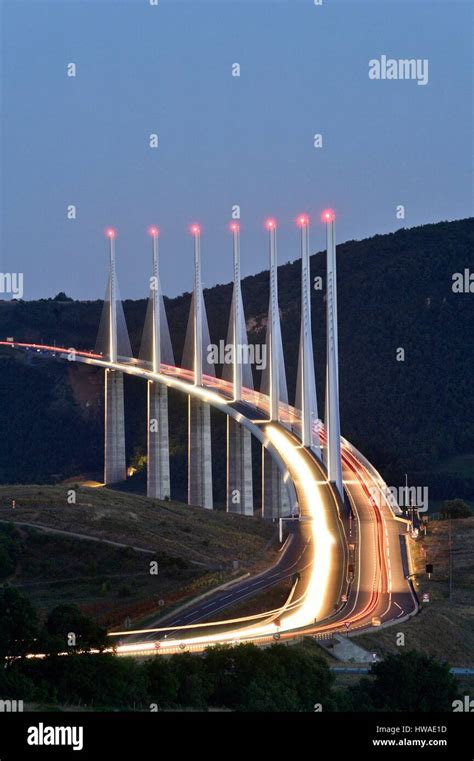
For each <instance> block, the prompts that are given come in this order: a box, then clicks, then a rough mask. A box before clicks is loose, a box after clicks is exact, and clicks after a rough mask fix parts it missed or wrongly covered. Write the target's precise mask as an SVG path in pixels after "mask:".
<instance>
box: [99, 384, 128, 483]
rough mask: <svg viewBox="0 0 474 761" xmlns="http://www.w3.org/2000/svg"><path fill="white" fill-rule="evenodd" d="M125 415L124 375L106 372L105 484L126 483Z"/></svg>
mask: <svg viewBox="0 0 474 761" xmlns="http://www.w3.org/2000/svg"><path fill="white" fill-rule="evenodd" d="M126 477H127V467H126V461H125V415H124V403H123V373H121V372H118V371H117V370H108V369H107V370H106V371H105V456H104V483H105V484H115V483H118V482H119V481H125V479H126Z"/></svg>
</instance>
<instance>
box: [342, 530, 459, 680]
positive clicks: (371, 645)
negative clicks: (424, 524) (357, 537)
mask: <svg viewBox="0 0 474 761" xmlns="http://www.w3.org/2000/svg"><path fill="white" fill-rule="evenodd" d="M451 526H452V548H453V552H452V558H453V561H452V562H453V574H452V577H453V587H452V599H451V600H450V599H449V553H448V546H449V536H448V532H449V524H448V521H432V522H431V523H430V524H429V528H428V535H427V536H426V538H422V539H420V540H419V541H418V543H417V545H416V548H415V552H414V553H413V556H414V560H415V559H416V567H417V572H418V583H419V586H418V588H417V593H418V595H419V597H420V600H421V599H422V595H423V593H424V592H428V593H429V595H430V602H429V603H426V604H422V610H421V613H420V614H419V615H418V616H415V617H414V618H412V619H411V620H410V621H408V622H407V623H404V624H400V625H399V626H392V627H390V628H387V629H384V630H381V631H379V632H377V634H370V635H363V636H360V637H357V639H356V642H357V644H360V645H361V646H362V647H365V648H367V650H371V651H372V650H373V651H374V652H378V653H381V654H383V653H385V652H395V651H397V650H398V648H397V645H396V636H397V633H398V632H404V633H405V643H406V644H405V647H406V649H410V648H415V649H416V650H421V651H423V652H426V653H429V654H431V655H435V656H437V657H439V658H442V659H445V660H447V661H448V663H449V664H450V665H451V666H471V667H472V666H473V665H474V627H473V625H472V621H473V615H474V585H473V582H474V550H473V547H474V518H466V519H464V520H454V521H452V522H451ZM426 563H433V565H434V573H433V575H432V577H431V580H429V579H428V577H427V575H426V573H425V565H426Z"/></svg>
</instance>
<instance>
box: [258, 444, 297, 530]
mask: <svg viewBox="0 0 474 761" xmlns="http://www.w3.org/2000/svg"><path fill="white" fill-rule="evenodd" d="M289 515H291V505H290V499H289V496H288V490H287V488H286V486H285V484H284V482H283V478H282V475H281V472H280V469H279V468H278V465H277V464H276V462H275V460H274V459H273V457H272V456H271V455H270V454H269V453H268V452H267V450H266V448H265V447H262V516H263V518H264V519H265V520H277V519H278V518H286V517H288V516H289Z"/></svg>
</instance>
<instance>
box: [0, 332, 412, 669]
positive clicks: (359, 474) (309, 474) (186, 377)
mask: <svg viewBox="0 0 474 761" xmlns="http://www.w3.org/2000/svg"><path fill="white" fill-rule="evenodd" d="M0 345H3V346H10V347H12V348H16V347H18V348H22V349H33V350H36V351H38V352H41V351H45V352H50V353H52V354H53V355H54V356H60V358H64V357H65V358H69V357H70V355H74V358H75V357H76V356H77V357H78V358H81V361H83V362H86V363H88V364H93V365H95V366H99V367H103V368H113V369H115V370H118V371H121V372H125V373H128V374H132V375H135V376H137V377H141V378H144V379H148V380H150V379H151V380H156V381H159V382H161V383H164V384H166V385H168V386H173V387H174V388H178V389H179V390H181V391H183V392H184V393H187V394H190V393H191V394H193V395H195V396H199V397H200V398H202V399H203V400H204V401H207V402H209V403H211V404H213V405H215V406H216V407H218V408H220V409H224V411H226V408H227V409H229V405H231V404H232V401H233V399H232V386H231V384H230V383H228V382H225V381H222V380H220V379H216V378H211V377H208V376H203V383H204V384H205V385H204V386H201V387H196V386H195V385H194V374H193V373H192V372H191V371H188V370H185V369H183V368H178V367H174V366H169V365H164V364H161V366H160V371H161V372H159V373H154V372H153V371H152V369H149V368H148V367H147V363H139V361H138V360H136V359H132V358H131V359H126V358H123V357H119V358H117V361H116V362H110V361H108V360H107V358H105V357H104V356H103V355H101V354H96V353H93V352H89V351H83V350H76V349H73V348H71V349H68V348H65V347H58V346H50V345H46V344H28V343H22V342H17V341H0ZM120 360H124V361H120ZM213 389H215V390H213ZM216 391H217V393H216ZM242 398H243V400H244V402H246V403H247V404H251V405H253V406H257V407H258V408H259V409H260V410H262V411H267V410H268V408H269V400H268V397H267V396H266V395H265V394H260V393H259V392H256V391H253V390H251V389H246V388H243V389H242ZM230 411H231V412H232V410H231V408H230ZM280 412H281V413H282V418H283V419H284V420H288V422H290V423H291V422H294V421H295V420H296V419H297V418H298V414H299V413H298V411H297V410H295V409H294V408H293V407H291V406H289V405H283V404H281V405H280ZM227 414H229V412H227ZM233 414H234V415H235V413H233ZM239 417H242V416H241V415H239ZM251 422H252V421H251ZM253 422H255V423H258V426H254V428H255V427H260V425H261V427H262V432H263V434H264V441H263V443H264V444H265V446H267V445H269V446H271V448H272V449H273V451H274V455H275V456H276V457H279V458H280V467H281V465H282V464H283V465H284V466H285V467H286V468H287V471H288V473H289V475H290V476H291V481H292V482H293V483H294V485H295V487H296V490H297V493H298V502H299V504H300V513H301V514H302V517H303V520H304V521H308V528H309V531H310V535H311V551H312V566H311V572H310V574H309V580H308V582H307V584H306V587H305V590H304V592H303V594H301V595H300V596H298V597H297V598H296V599H292V600H291V601H290V600H287V603H286V604H285V606H283V607H282V608H279V609H276V610H273V611H266V612H265V613H263V614H256V615H253V616H249V617H242V618H241V619H230V620H222V621H217V622H210V623H201V624H199V623H198V624H188V625H186V626H178V627H177V626H174V627H170V628H172V629H173V631H177V630H178V629H179V630H181V629H186V630H187V631H189V630H191V629H194V628H204V627H208V626H218V625H219V626H220V625H222V626H224V625H227V626H228V625H229V624H234V623H238V622H240V623H242V622H243V621H245V620H248V619H250V620H252V621H253V622H255V621H256V619H257V618H260V617H269V616H274V615H275V616H276V615H279V614H280V613H281V611H282V610H283V609H285V615H284V616H281V618H280V619H279V625H278V626H277V625H276V623H275V622H274V621H272V622H267V623H265V624H253V625H252V626H248V627H246V628H243V627H241V628H233V629H231V630H228V631H226V632H220V633H215V634H206V635H200V636H196V637H190V638H186V639H181V640H164V641H161V642H160V644H159V650H157V645H156V644H155V642H153V641H147V642H141V643H140V642H134V643H129V644H120V645H117V646H116V648H115V649H113V648H111V649H107V652H110V651H114V652H117V653H118V654H123V655H125V654H134V653H135V654H136V653H152V652H155V653H157V652H163V653H167V652H174V651H177V650H178V651H179V649H183V648H186V649H192V650H194V651H196V652H197V651H201V650H202V649H204V648H205V647H206V646H208V645H213V644H217V643H232V642H236V641H238V642H240V641H242V642H252V641H254V642H257V643H260V644H265V643H267V642H270V643H271V642H272V641H273V639H274V638H277V637H278V638H280V637H281V639H282V640H287V639H291V638H294V637H295V636H296V637H297V636H303V635H304V634H314V633H315V632H322V633H324V632H331V631H336V630H339V631H340V630H341V629H342V630H343V629H344V625H345V624H347V623H349V625H350V624H357V626H356V628H364V627H367V626H368V625H370V623H369V617H370V615H371V613H372V612H373V611H375V610H376V608H377V606H378V603H379V601H380V599H381V596H383V595H384V594H385V593H387V594H388V595H389V600H390V598H391V569H390V542H389V537H388V532H387V524H386V519H385V515H384V514H383V512H382V511H381V510H379V509H378V508H377V507H376V505H375V504H374V502H373V500H372V498H371V495H370V491H369V484H370V483H371V482H373V483H375V484H377V485H380V483H383V479H382V477H381V476H380V474H379V473H378V472H377V471H375V469H373V471H374V472H372V470H371V468H372V466H370V463H366V461H365V459H364V458H363V456H361V458H362V461H361V460H360V459H359V458H358V457H357V455H356V452H354V451H353V448H352V447H351V445H350V444H349V442H346V441H345V440H344V439H343V440H342V448H341V449H342V452H341V455H342V459H343V461H344V463H345V465H346V466H347V467H348V468H349V469H350V470H351V471H352V473H353V474H354V478H353V477H351V478H350V480H349V479H345V481H344V483H345V485H346V487H350V486H351V485H352V484H354V483H355V484H357V485H358V486H360V487H361V489H362V491H363V494H364V498H365V499H367V501H368V502H370V504H371V505H372V507H373V524H374V531H375V547H374V563H375V576H374V581H373V587H372V591H371V594H370V597H369V600H368V601H367V602H366V603H365V605H364V606H363V608H362V609H359V610H356V612H354V610H355V609H356V605H355V604H354V606H353V608H352V611H351V614H349V615H347V616H346V617H344V618H343V617H339V616H338V620H337V621H332V622H331V621H328V622H327V623H326V624H322V623H319V624H318V625H317V626H316V625H315V621H316V620H317V619H318V618H319V617H320V614H321V612H322V611H325V609H327V606H328V599H329V598H328V595H329V591H330V579H331V574H332V571H333V570H334V568H335V563H336V560H337V557H336V537H335V536H334V535H333V534H332V533H331V530H330V528H329V525H328V522H327V519H326V511H325V506H324V498H323V494H324V491H323V490H327V488H328V485H329V484H328V480H327V479H324V478H323V479H321V472H320V471H319V470H317V469H313V468H311V466H310V463H309V457H310V454H309V452H308V450H307V449H305V448H303V447H302V446H298V445H297V444H295V440H294V439H293V438H292V436H291V434H290V433H289V432H287V431H286V430H285V428H284V427H282V426H277V425H275V424H271V423H270V422H269V421H265V420H258V421H257V420H256V421H253ZM321 438H322V439H323V440H325V439H326V432H325V430H324V428H323V427H322V426H321ZM367 466H369V467H367ZM315 476H316V477H315ZM317 477H319V478H317ZM366 478H367V479H368V480H366ZM331 491H332V490H331ZM326 498H327V495H326ZM332 499H334V497H332ZM387 507H388V508H389V511H390V513H391V515H393V510H392V509H391V506H390V505H389V504H388V502H387ZM336 509H337V508H336ZM393 517H394V519H395V520H400V518H398V517H397V516H394V515H393ZM360 552H361V549H360V547H359V557H360ZM415 607H416V606H415ZM388 609H389V608H387V611H386V612H388ZM325 617H326V618H328V617H329V616H328V614H327V613H326V616H325ZM166 629H167V627H163V628H161V629H160V630H150V629H148V630H136V633H137V634H138V633H145V632H147V633H150V632H153V631H166ZM118 634H119V632H115V633H111V635H112V636H113V635H118ZM120 634H121V635H127V636H130V635H131V634H132V632H131V631H130V630H128V631H127V632H121V633H120ZM31 657H42V656H41V655H35V656H33V655H32V656H31Z"/></svg>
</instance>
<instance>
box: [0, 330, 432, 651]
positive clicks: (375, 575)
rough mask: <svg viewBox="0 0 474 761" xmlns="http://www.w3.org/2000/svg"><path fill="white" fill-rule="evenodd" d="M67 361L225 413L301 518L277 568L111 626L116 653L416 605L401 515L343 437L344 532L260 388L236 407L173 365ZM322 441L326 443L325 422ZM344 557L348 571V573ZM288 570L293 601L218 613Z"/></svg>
mask: <svg viewBox="0 0 474 761" xmlns="http://www.w3.org/2000/svg"><path fill="white" fill-rule="evenodd" d="M0 345H3V346H9V347H12V348H19V349H22V350H26V351H34V352H36V353H38V354H40V355H41V356H45V357H57V358H60V359H66V360H67V359H68V358H69V359H70V358H71V352H70V351H69V350H68V349H66V348H63V347H56V346H47V345H37V344H25V343H18V342H10V341H0ZM74 361H80V362H85V363H87V364H92V365H95V366H99V367H102V368H111V369H116V370H119V371H122V372H124V373H128V374H132V375H135V376H138V377H141V378H144V379H147V380H155V381H159V382H164V383H166V384H167V385H168V386H170V387H174V388H177V389H178V390H180V391H182V392H185V393H188V394H193V395H195V396H198V397H199V398H202V399H204V400H205V401H207V402H209V404H211V405H214V406H216V407H217V408H218V409H220V410H221V411H223V412H225V413H226V414H228V415H231V416H233V417H234V418H235V419H236V420H237V421H238V422H240V423H242V424H243V425H245V426H246V427H247V428H249V429H250V430H251V432H252V433H253V434H254V435H256V436H257V437H258V438H259V439H260V441H261V442H262V443H263V444H264V445H265V446H267V447H268V448H269V450H270V451H272V454H274V456H275V459H276V460H277V463H278V464H279V467H282V469H283V472H285V471H286V472H287V473H288V474H289V476H290V479H291V485H292V488H293V489H294V493H295V495H296V501H297V503H298V505H299V515H300V520H299V521H295V522H294V524H292V527H291V529H290V536H291V539H290V541H289V542H288V545H287V547H286V550H285V551H284V552H282V556H281V558H280V560H279V562H278V564H277V565H275V566H273V568H270V569H268V570H267V571H265V572H264V573H262V574H259V575H258V576H255V577H249V578H247V579H245V580H242V581H241V582H238V583H237V584H235V585H234V586H231V587H228V588H227V589H225V590H221V592H218V593H216V595H214V596H212V597H207V598H205V599H204V600H201V601H197V602H196V603H195V604H194V605H190V606H188V607H186V609H184V610H182V611H181V612H180V613H177V614H176V615H175V616H173V617H172V618H170V619H169V621H168V622H166V623H161V624H160V625H159V626H158V625H157V626H149V627H147V630H146V631H142V632H140V631H134V632H128V631H124V632H116V633H113V636H111V640H113V641H114V642H115V643H117V641H119V643H120V644H116V651H117V652H118V653H121V654H132V653H133V654H138V653H144V654H146V653H150V652H160V653H168V654H171V653H173V652H179V651H182V650H183V649H186V650H189V651H197V652H199V651H201V650H203V649H204V648H205V647H207V646H209V645H212V644H216V643H218V642H236V641H241V642H243V641H245V642H247V641H248V642H257V643H260V644H267V643H269V642H272V641H275V640H276V639H281V640H287V639H294V638H297V637H301V636H303V635H321V634H327V633H331V632H333V631H334V632H335V631H338V632H341V631H345V632H349V633H350V632H353V631H355V630H365V629H367V628H369V627H371V626H372V625H374V624H376V625H379V624H386V623H388V622H395V621H397V619H400V618H404V617H405V616H407V615H412V614H413V613H415V612H416V611H417V602H416V599H415V597H414V595H413V592H412V590H411V587H410V585H409V582H408V581H407V578H406V577H407V576H408V575H409V566H408V559H407V552H406V546H405V536H404V535H405V533H406V522H405V521H404V520H402V519H401V518H400V517H399V516H397V515H395V513H394V511H393V509H392V508H391V506H390V505H389V504H388V502H387V500H386V499H385V498H384V497H383V496H381V498H380V500H374V498H373V495H374V491H375V490H377V488H378V489H379V491H380V486H381V485H382V484H383V482H382V480H381V477H380V475H379V474H378V473H377V472H376V471H375V470H374V468H373V467H372V466H371V465H370V464H369V463H367V461H366V460H365V458H363V456H362V455H360V453H358V452H357V450H355V449H354V447H352V446H351V445H350V444H349V442H346V441H345V440H344V439H342V461H343V480H344V488H345V492H346V494H347V499H348V501H349V504H350V507H351V511H352V515H353V519H352V521H351V523H350V529H351V533H349V521H348V515H347V513H348V509H347V506H343V505H342V504H341V503H340V500H339V499H338V496H337V493H336V492H335V490H334V489H333V486H332V485H331V484H330V483H329V482H328V480H327V477H326V474H325V470H324V468H323V467H322V465H321V463H320V462H319V460H318V458H317V457H316V456H315V454H314V453H313V452H311V451H310V450H309V449H306V448H304V447H302V446H301V444H300V443H299V441H298V440H297V438H296V437H295V436H294V435H293V434H292V433H291V432H290V431H289V430H288V427H287V426H285V425H284V424H283V423H275V422H271V423H270V422H268V421H266V420H265V418H264V412H265V411H266V409H267V408H268V399H267V398H266V397H265V396H264V395H261V394H258V393H257V392H255V391H250V390H244V402H243V403H239V405H234V404H233V402H232V386H231V384H229V383H226V382H225V381H221V380H219V379H216V378H210V377H207V376H205V377H204V383H205V384H206V385H205V386H204V387H197V386H194V385H193V384H192V373H190V372H189V371H186V370H183V369H181V368H175V367H168V366H163V365H162V366H161V373H153V372H152V371H151V370H150V369H149V366H147V364H146V363H140V362H138V361H137V360H130V359H123V358H120V361H117V362H115V363H112V362H109V361H108V360H107V359H105V358H104V357H103V356H102V355H98V354H94V353H92V352H85V351H84V352H83V351H76V352H74ZM296 415H297V412H296V411H295V410H293V408H291V407H289V406H285V408H284V409H282V419H283V420H285V419H286V420H287V421H289V420H291V419H293V420H294V419H295V416H296ZM321 439H322V442H323V443H324V441H325V431H324V428H322V429H321ZM349 562H350V563H351V564H352V565H353V567H354V570H353V574H349V573H348V565H349ZM296 573H297V574H298V577H295V584H294V588H293V589H292V595H291V599H289V600H288V601H287V604H286V606H285V607H284V608H283V609H281V610H277V611H268V612H266V613H265V614H263V615H260V616H251V617H248V618H246V619H244V620H242V619H240V620H238V619H225V618H222V616H223V615H225V614H223V613H222V611H225V609H226V608H228V607H229V606H233V605H235V604H237V603H239V602H241V601H242V600H244V599H246V598H249V597H251V596H253V595H255V594H258V593H259V592H262V591H263V590H264V589H266V588H268V587H269V586H271V585H274V584H277V583H279V582H280V581H283V580H284V579H288V578H292V577H294V574H296ZM216 617H217V618H216ZM210 619H212V620H210ZM157 623H158V622H157ZM118 638H120V639H118Z"/></svg>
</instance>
